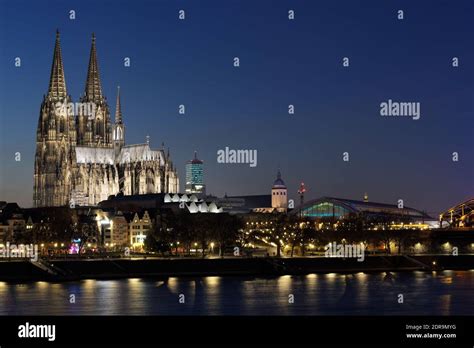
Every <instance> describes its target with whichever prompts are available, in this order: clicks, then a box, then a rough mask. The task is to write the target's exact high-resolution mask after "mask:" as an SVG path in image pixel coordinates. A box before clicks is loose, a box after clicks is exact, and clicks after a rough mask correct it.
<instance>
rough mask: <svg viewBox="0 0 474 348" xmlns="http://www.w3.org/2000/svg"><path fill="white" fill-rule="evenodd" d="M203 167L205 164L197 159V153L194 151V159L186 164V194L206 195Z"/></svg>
mask: <svg viewBox="0 0 474 348" xmlns="http://www.w3.org/2000/svg"><path fill="white" fill-rule="evenodd" d="M203 167H204V164H203V162H202V161H201V160H199V159H198V158H197V152H196V151H194V158H193V159H192V160H190V161H188V163H186V186H185V191H186V193H196V194H206V186H205V185H204V168H203Z"/></svg>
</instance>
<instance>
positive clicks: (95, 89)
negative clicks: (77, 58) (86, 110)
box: [85, 33, 102, 101]
mask: <svg viewBox="0 0 474 348" xmlns="http://www.w3.org/2000/svg"><path fill="white" fill-rule="evenodd" d="M85 92H86V99H88V100H90V101H100V100H101V99H102V87H101V84H100V77H99V65H98V64H97V51H96V48H95V34H94V33H93V34H92V47H91V54H90V57H89V68H88V69H87V80H86V91H85Z"/></svg>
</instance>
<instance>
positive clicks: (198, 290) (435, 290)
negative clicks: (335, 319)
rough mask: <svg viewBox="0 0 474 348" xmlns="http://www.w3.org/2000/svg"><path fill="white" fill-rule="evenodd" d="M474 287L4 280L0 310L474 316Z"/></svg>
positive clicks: (448, 276)
mask: <svg viewBox="0 0 474 348" xmlns="http://www.w3.org/2000/svg"><path fill="white" fill-rule="evenodd" d="M473 290H474V270H472V271H442V272H432V273H431V272H429V273H424V272H407V273H391V274H389V275H387V273H371V274H366V273H356V274H349V275H344V274H335V273H330V274H310V275H306V276H281V277H274V278H248V277H202V278H169V279H168V280H165V281H164V280H150V279H123V280H83V281H77V282H67V283H47V282H34V283H26V284H10V283H5V282H0V315H117V314H118V315H120V314H122V315H344V314H347V315H384V314H387V315H394V314H395V315H402V314H406V315H455V314H457V315H463V314H464V315H472V314H473V313H474V297H473ZM180 294H183V295H184V301H185V303H179V299H180ZM290 294H292V295H293V296H294V303H289V299H290V297H289V295H290ZM400 294H402V295H403V303H399V295H400ZM70 295H74V296H75V303H70ZM181 299H183V298H182V297H181Z"/></svg>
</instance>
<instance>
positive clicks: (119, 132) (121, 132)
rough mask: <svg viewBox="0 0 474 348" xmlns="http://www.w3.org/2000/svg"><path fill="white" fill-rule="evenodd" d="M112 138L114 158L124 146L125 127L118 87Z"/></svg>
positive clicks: (118, 88)
mask: <svg viewBox="0 0 474 348" xmlns="http://www.w3.org/2000/svg"><path fill="white" fill-rule="evenodd" d="M112 137H113V141H114V149H115V157H117V156H118V154H119V153H120V150H121V149H122V147H123V146H124V145H125V125H124V124H123V121H122V106H121V104H120V86H118V87H117V103H116V105H115V124H114V126H113V132H112Z"/></svg>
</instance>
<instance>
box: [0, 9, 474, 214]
mask: <svg viewBox="0 0 474 348" xmlns="http://www.w3.org/2000/svg"><path fill="white" fill-rule="evenodd" d="M180 9H184V10H185V11H186V19H185V20H184V21H182V20H179V19H178V11H179V10H180ZM289 9H294V10H295V13H296V14H295V20H293V21H290V20H288V17H287V15H288V10H289ZM399 9H402V10H404V15H405V19H404V20H402V21H400V20H398V19H397V10H399ZM69 10H75V11H76V19H75V20H70V19H69ZM56 28H59V30H60V32H61V46H62V55H63V61H64V68H65V75H66V85H67V88H68V93H69V94H70V95H71V96H72V98H73V100H74V101H77V100H78V98H79V96H80V94H81V93H83V90H84V85H85V80H86V70H87V64H88V59H89V49H90V43H91V33H92V32H95V34H96V37H97V50H98V59H99V70H100V75H101V80H102V87H103V91H104V94H105V95H106V96H107V98H108V101H109V106H110V108H111V111H112V112H113V111H114V108H115V97H116V86H117V85H120V87H121V97H122V110H123V117H124V122H125V125H126V143H128V144H133V143H142V142H144V141H145V136H146V135H150V138H151V144H152V146H153V147H159V146H160V145H161V142H162V141H164V142H165V145H166V146H169V147H170V149H171V155H172V158H173V161H174V163H175V165H176V166H177V167H178V171H179V176H180V180H181V188H182V189H183V187H184V165H185V163H186V161H187V160H188V159H191V158H192V157H193V152H194V150H197V151H198V157H199V158H200V159H202V160H204V164H205V182H206V184H207V191H208V192H209V193H212V194H216V195H224V193H226V192H227V193H228V194H229V195H243V194H265V193H269V192H270V188H271V185H272V182H273V180H274V178H275V176H276V171H277V169H278V167H280V168H281V172H282V176H283V179H284V180H285V182H286V184H287V186H288V190H289V195H290V198H296V191H297V189H298V185H299V182H300V181H304V182H305V184H306V187H307V199H309V198H316V197H320V196H323V195H328V196H335V197H343V198H352V199H362V196H363V194H364V192H367V193H368V194H369V200H371V201H378V202H385V203H393V204H395V203H396V200H397V199H399V198H402V199H403V200H404V202H405V205H407V206H411V207H414V208H418V209H421V210H425V211H427V212H428V213H431V214H433V215H434V214H437V213H438V212H440V211H442V210H445V209H446V208H449V207H450V206H452V205H454V204H456V203H459V202H461V201H463V200H466V199H468V198H470V197H472V196H473V195H474V185H473V176H474V158H473V157H474V155H473V151H472V148H473V130H474V44H473V36H474V2H473V1H471V0H456V1H439V0H437V1H433V0H425V1H421V0H419V1H395V0H393V1H392V0H388V1H379V0H366V1H353V0H345V1H343V0H337V1H329V0H326V1H309V0H308V1H290V0H287V1H275V0H259V1H251V0H237V1H236V0H228V1H218V0H200V1H193V0H188V1H171V0H166V1H144V0H134V1H131V0H129V1H106V0H102V1H90V0H86V1H63V0H60V1H44V0H39V1H22V0H20V1H10V0H8V1H7V0H0V35H1V36H0V200H7V201H16V202H18V203H19V204H20V205H22V206H25V207H27V206H31V205H32V191H33V164H34V153H35V132H36V126H37V122H38V117H39V111H40V104H41V100H42V96H43V94H45V93H46V92H47V88H48V82H49V74H50V68H51V61H52V55H53V47H54V38H55V31H56ZM15 57H20V58H21V62H22V65H21V67H19V68H18V67H15V66H14V59H15ZM124 57H130V59H131V67H129V68H127V67H124V65H123V59H124ZM234 57H239V58H240V67H239V68H235V67H234V66H233V58H234ZM343 57H349V59H350V66H349V67H347V68H344V67H343V66H342V59H343ZM453 57H458V58H459V67H457V68H453V67H452V64H451V63H452V58H453ZM388 99H392V100H394V101H403V102H419V103H421V117H420V119H419V120H417V121H415V120H412V119H411V118H408V117H391V118H389V117H382V116H380V103H381V102H384V101H387V100H388ZM179 104H184V105H185V106H186V114H185V115H179V114H178V105H179ZM289 104H293V105H295V114H294V115H289V114H288V105H289ZM226 146H228V147H230V148H231V149H256V150H258V164H257V166H256V167H255V168H251V167H250V166H249V165H248V164H220V163H217V151H218V150H220V149H224V148H225V147H226ZM345 151H347V152H349V156H350V157H349V159H350V160H349V162H344V161H343V160H342V153H343V152H345ZM15 152H20V153H21V161H19V162H17V161H15ZM453 152H458V153H459V161H458V162H453V161H452V153H453Z"/></svg>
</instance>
